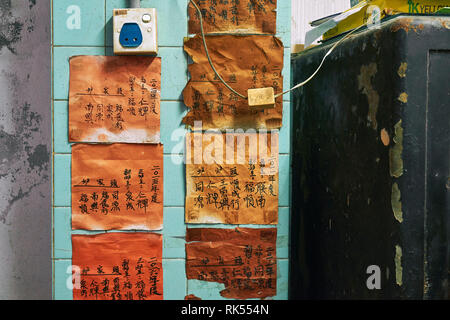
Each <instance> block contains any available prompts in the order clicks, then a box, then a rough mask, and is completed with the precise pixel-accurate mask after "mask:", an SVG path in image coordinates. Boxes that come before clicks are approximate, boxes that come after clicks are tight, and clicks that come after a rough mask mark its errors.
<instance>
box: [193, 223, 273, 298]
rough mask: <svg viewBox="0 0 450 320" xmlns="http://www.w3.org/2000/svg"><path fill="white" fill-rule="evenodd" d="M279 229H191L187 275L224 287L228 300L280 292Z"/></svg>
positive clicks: (223, 291)
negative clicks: (221, 284) (278, 264)
mask: <svg viewBox="0 0 450 320" xmlns="http://www.w3.org/2000/svg"><path fill="white" fill-rule="evenodd" d="M276 239H277V229H276V228H263V229H250V228H236V229H215V228H208V229H204V228H198V229H197V228H196V229H188V230H187V233H186V242H188V243H187V244H186V276H187V278H188V279H195V280H202V281H211V282H219V283H223V284H224V285H225V289H224V290H222V291H221V292H220V294H221V295H222V296H223V297H225V298H232V299H250V298H266V297H272V296H275V295H276V293H277V289H276V283H277V261H276Z"/></svg>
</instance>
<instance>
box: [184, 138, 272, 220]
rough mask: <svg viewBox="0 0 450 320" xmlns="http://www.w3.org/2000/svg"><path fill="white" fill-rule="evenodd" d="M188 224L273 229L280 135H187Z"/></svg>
mask: <svg viewBox="0 0 450 320" xmlns="http://www.w3.org/2000/svg"><path fill="white" fill-rule="evenodd" d="M186 146H187V148H186V149H187V157H186V159H187V163H186V184H187V187H186V208H185V210H186V216H185V220H186V223H212V224H214V223H226V224H277V223H278V133H277V132H274V133H265V134H264V133H227V134H221V133H217V134H215V133H203V134H202V133H188V134H187V135H186Z"/></svg>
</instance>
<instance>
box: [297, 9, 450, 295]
mask: <svg viewBox="0 0 450 320" xmlns="http://www.w3.org/2000/svg"><path fill="white" fill-rule="evenodd" d="M334 41H336V40H334ZM332 44H333V40H331V41H329V42H327V43H324V44H322V45H320V46H318V47H315V48H312V49H310V50H307V51H304V52H302V53H300V54H297V55H294V56H293V57H292V69H291V70H292V79H293V84H296V83H299V82H301V81H303V80H305V79H306V78H308V77H309V76H310V75H311V74H312V73H313V72H314V70H315V69H316V68H317V66H318V65H319V64H320V61H321V60H322V58H323V56H324V55H325V53H326V52H327V51H328V50H329V49H330V47H331V46H332ZM292 101H293V114H294V117H293V130H294V131H293V158H292V166H293V176H292V179H293V181H292V189H293V190H292V192H293V194H292V197H291V198H292V202H293V203H292V218H291V219H292V220H291V251H290V261H291V265H290V298H292V299H301V298H305V299H397V298H400V299H448V291H449V286H448V277H449V230H450V227H449V223H450V222H449V216H450V209H449V202H450V200H449V198H450V197H449V188H450V180H449V179H450V178H449V176H450V175H449V163H450V148H449V146H450V138H449V131H450V130H449V128H450V17H445V16H411V15H401V16H395V17H392V18H390V19H388V20H386V21H384V22H382V24H381V26H380V28H378V29H370V30H369V29H365V30H362V31H360V32H358V33H355V34H354V35H352V36H351V37H350V38H349V39H347V40H345V41H344V42H343V43H342V44H341V45H340V46H339V47H337V48H336V49H335V51H334V52H333V53H332V54H331V55H330V56H329V57H328V59H327V61H326V62H325V64H324V66H323V69H322V70H321V71H320V72H319V73H318V74H317V76H316V77H315V78H314V79H313V80H312V81H311V82H310V83H308V84H307V85H306V86H304V87H302V88H300V89H298V90H296V91H295V92H294V93H293V96H292ZM370 266H377V267H379V270H380V273H379V274H378V273H377V272H376V271H373V269H371V268H369V267H370ZM368 268H369V270H368ZM372 268H373V267H372ZM377 275H379V276H380V287H381V288H380V289H377V288H373V286H370V285H369V286H368V285H367V282H368V279H369V282H370V283H372V284H373V282H372V281H373V279H374V278H373V276H377ZM369 287H370V288H372V289H369Z"/></svg>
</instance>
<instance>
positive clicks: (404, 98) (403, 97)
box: [397, 92, 408, 103]
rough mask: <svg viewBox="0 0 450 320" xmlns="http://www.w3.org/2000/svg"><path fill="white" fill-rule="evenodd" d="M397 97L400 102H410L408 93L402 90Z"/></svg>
mask: <svg viewBox="0 0 450 320" xmlns="http://www.w3.org/2000/svg"><path fill="white" fill-rule="evenodd" d="M397 99H398V101H400V102H403V103H407V102H408V94H407V93H406V92H402V93H401V94H400V95H399V97H398V98H397Z"/></svg>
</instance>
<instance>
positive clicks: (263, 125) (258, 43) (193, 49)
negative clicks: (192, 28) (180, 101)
mask: <svg viewBox="0 0 450 320" xmlns="http://www.w3.org/2000/svg"><path fill="white" fill-rule="evenodd" d="M206 41H207V44H208V49H209V53H210V56H211V58H212V61H213V63H214V66H215V68H216V69H217V71H218V73H219V74H220V75H221V76H222V78H223V79H224V80H225V81H226V82H227V83H228V84H229V85H230V86H231V87H232V88H233V89H235V90H236V91H237V92H238V93H240V94H242V95H244V96H247V90H248V89H250V88H264V87H273V88H274V91H275V94H277V93H280V92H281V91H282V90H283V77H282V75H281V71H282V69H283V53H284V50H283V44H282V43H281V41H280V40H279V39H278V38H276V37H271V36H257V35H253V36H235V35H221V36H208V37H207V39H206ZM184 50H185V51H186V52H187V54H188V55H189V56H191V57H192V60H193V61H194V63H192V64H190V65H189V66H188V69H189V72H190V75H191V79H190V80H189V82H188V84H187V85H186V87H185V88H184V91H183V98H184V103H185V104H186V106H187V107H188V108H189V112H188V114H187V115H186V116H185V117H184V119H183V122H184V123H185V124H188V125H189V126H191V127H193V126H194V125H195V123H194V122H195V121H198V122H200V121H201V123H199V125H201V126H202V129H203V130H207V129H231V128H243V129H246V128H255V129H277V128H280V127H281V124H282V114H283V98H282V97H278V98H277V99H276V100H275V102H276V103H275V107H274V108H272V109H265V110H254V109H251V108H250V107H249V105H248V100H247V99H243V98H241V97H239V96H238V95H236V94H235V93H233V92H231V91H230V90H229V89H228V88H226V87H225V85H224V84H223V83H222V82H220V80H219V78H217V76H216V75H215V74H214V71H213V70H212V69H211V66H210V65H209V63H208V59H207V57H206V54H205V49H204V47H203V44H202V39H201V37H200V36H196V37H194V38H191V39H189V40H188V41H186V42H185V44H184Z"/></svg>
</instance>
